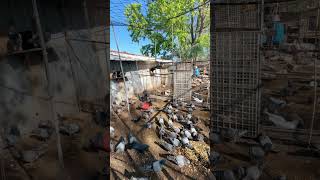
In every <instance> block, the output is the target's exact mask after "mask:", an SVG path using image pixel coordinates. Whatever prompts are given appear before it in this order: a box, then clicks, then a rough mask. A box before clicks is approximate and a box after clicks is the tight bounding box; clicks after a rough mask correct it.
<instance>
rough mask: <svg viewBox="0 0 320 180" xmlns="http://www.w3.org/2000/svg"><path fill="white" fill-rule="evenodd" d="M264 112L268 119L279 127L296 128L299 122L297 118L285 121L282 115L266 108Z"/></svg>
mask: <svg viewBox="0 0 320 180" xmlns="http://www.w3.org/2000/svg"><path fill="white" fill-rule="evenodd" d="M264 113H265V114H267V115H268V119H269V121H271V122H272V123H273V124H274V125H275V126H277V127H280V128H284V129H291V130H293V129H296V128H297V126H298V124H299V120H297V119H295V120H293V121H286V120H285V119H284V118H283V117H282V116H279V115H276V114H272V113H269V112H268V111H267V109H265V110H264Z"/></svg>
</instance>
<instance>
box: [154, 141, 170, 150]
mask: <svg viewBox="0 0 320 180" xmlns="http://www.w3.org/2000/svg"><path fill="white" fill-rule="evenodd" d="M156 143H157V144H158V145H159V146H160V147H162V148H163V149H165V150H166V151H169V152H171V151H173V149H174V146H173V145H171V144H169V143H167V142H166V141H163V140H160V141H156Z"/></svg>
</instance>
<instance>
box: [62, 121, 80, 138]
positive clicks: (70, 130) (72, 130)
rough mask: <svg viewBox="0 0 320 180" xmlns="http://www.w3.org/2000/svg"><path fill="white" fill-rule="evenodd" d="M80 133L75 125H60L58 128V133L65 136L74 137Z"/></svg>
mask: <svg viewBox="0 0 320 180" xmlns="http://www.w3.org/2000/svg"><path fill="white" fill-rule="evenodd" d="M79 131H80V127H79V125H78V124H76V123H68V124H62V125H61V126H60V132H61V133H63V134H67V135H69V136H70V135H74V134H76V133H78V132H79Z"/></svg>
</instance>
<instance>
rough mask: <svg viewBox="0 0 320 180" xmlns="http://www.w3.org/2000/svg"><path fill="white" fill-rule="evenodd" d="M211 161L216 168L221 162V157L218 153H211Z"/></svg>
mask: <svg viewBox="0 0 320 180" xmlns="http://www.w3.org/2000/svg"><path fill="white" fill-rule="evenodd" d="M209 159H210V164H212V165H214V166H215V165H217V164H218V163H219V162H220V161H221V155H220V154H219V153H218V152H216V151H211V153H210V156H209Z"/></svg>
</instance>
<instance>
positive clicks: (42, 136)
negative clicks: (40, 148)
mask: <svg viewBox="0 0 320 180" xmlns="http://www.w3.org/2000/svg"><path fill="white" fill-rule="evenodd" d="M50 135H51V133H50V132H49V130H48V129H44V128H38V129H35V130H33V131H32V132H31V135H30V136H31V137H35V138H36V139H38V140H41V141H45V140H47V139H49V137H50Z"/></svg>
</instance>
